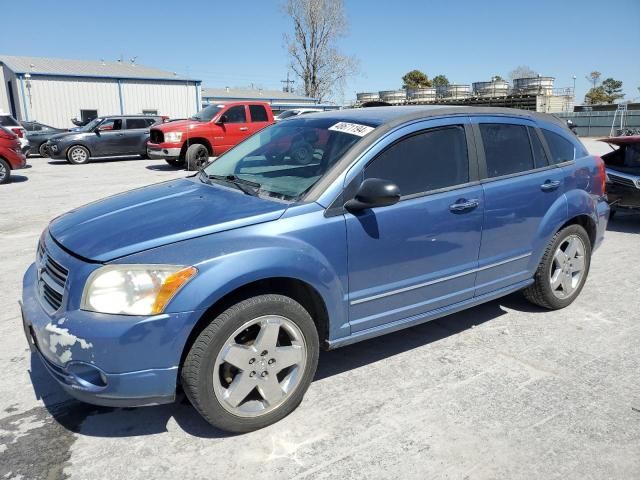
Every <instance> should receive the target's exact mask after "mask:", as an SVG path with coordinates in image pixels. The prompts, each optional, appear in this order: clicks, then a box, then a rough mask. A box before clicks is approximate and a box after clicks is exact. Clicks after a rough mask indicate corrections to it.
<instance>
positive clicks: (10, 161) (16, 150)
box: [0, 127, 27, 185]
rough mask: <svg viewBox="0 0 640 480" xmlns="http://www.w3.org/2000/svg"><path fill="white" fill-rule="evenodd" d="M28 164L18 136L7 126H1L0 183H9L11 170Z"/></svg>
mask: <svg viewBox="0 0 640 480" xmlns="http://www.w3.org/2000/svg"><path fill="white" fill-rule="evenodd" d="M26 166H27V157H26V155H25V154H24V153H22V148H21V147H20V140H19V138H18V136H17V135H16V134H15V133H13V132H12V131H11V130H9V129H8V128H7V127H0V185H2V184H4V183H9V181H10V180H11V171H12V170H18V169H20V168H24V167H26Z"/></svg>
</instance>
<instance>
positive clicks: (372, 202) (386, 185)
mask: <svg viewBox="0 0 640 480" xmlns="http://www.w3.org/2000/svg"><path fill="white" fill-rule="evenodd" d="M399 201H400V189H399V188H398V186H397V185H396V184H395V183H392V182H390V181H388V180H383V179H381V178H367V179H366V180H365V181H364V182H362V183H361V184H360V187H359V188H358V191H357V192H356V195H355V198H353V199H351V200H348V201H347V203H345V204H344V208H346V209H347V210H349V211H355V212H357V211H360V210H365V209H367V208H375V207H388V206H389V205H394V204H396V203H398V202H399Z"/></svg>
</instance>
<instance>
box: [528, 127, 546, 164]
mask: <svg viewBox="0 0 640 480" xmlns="http://www.w3.org/2000/svg"><path fill="white" fill-rule="evenodd" d="M527 128H528V129H529V137H530V138H531V148H532V149H533V161H534V163H535V165H536V168H542V167H546V166H548V165H549V160H548V159H547V154H546V152H545V151H544V147H543V146H542V142H541V141H540V137H539V136H538V132H536V131H535V129H533V128H531V127H527Z"/></svg>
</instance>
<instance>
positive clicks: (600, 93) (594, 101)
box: [584, 85, 610, 105]
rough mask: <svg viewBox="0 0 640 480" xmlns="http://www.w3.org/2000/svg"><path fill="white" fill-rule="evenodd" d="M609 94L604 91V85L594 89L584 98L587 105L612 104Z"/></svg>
mask: <svg viewBox="0 0 640 480" xmlns="http://www.w3.org/2000/svg"><path fill="white" fill-rule="evenodd" d="M608 100H609V97H608V96H607V92H605V91H604V88H603V87H602V85H600V86H597V87H593V88H592V89H590V90H589V91H588V92H587V94H586V95H585V96H584V103H586V104H587V105H598V104H602V103H610V102H609V101H608Z"/></svg>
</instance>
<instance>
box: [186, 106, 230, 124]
mask: <svg viewBox="0 0 640 480" xmlns="http://www.w3.org/2000/svg"><path fill="white" fill-rule="evenodd" d="M222 107H223V105H209V106H208V107H204V108H203V109H202V110H200V111H199V112H198V113H196V114H195V115H193V116H192V117H191V120H199V121H201V122H209V121H211V119H212V118H213V117H215V116H216V115H217V114H218V112H219V111H220V110H222Z"/></svg>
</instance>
